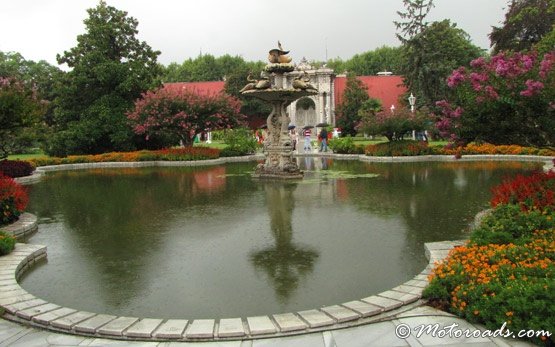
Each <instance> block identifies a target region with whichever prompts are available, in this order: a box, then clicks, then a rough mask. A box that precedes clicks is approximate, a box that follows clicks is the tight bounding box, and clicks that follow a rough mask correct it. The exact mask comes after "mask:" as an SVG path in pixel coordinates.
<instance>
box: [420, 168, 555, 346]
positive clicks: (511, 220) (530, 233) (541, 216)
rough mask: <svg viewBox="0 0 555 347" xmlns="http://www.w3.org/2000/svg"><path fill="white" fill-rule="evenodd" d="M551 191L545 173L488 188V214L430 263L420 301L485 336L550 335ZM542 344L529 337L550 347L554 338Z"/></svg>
mask: <svg viewBox="0 0 555 347" xmlns="http://www.w3.org/2000/svg"><path fill="white" fill-rule="evenodd" d="M554 184H555V172H553V171H551V172H547V173H536V174H534V175H532V176H529V177H523V176H518V177H516V178H515V179H513V180H508V181H505V182H503V183H502V184H501V185H499V186H498V187H495V188H494V189H493V193H494V194H493V198H492V201H491V203H492V206H494V210H493V212H492V213H490V214H489V215H488V216H487V217H485V218H484V220H483V221H482V223H481V224H480V226H479V227H478V228H477V229H476V230H475V231H474V232H473V233H472V235H471V238H470V242H469V243H468V244H467V245H466V246H464V247H458V248H455V249H454V250H453V251H452V252H451V253H450V254H449V257H448V258H447V259H446V260H445V261H443V262H442V263H440V264H438V266H437V267H436V268H435V269H434V271H433V273H432V275H430V277H431V278H430V279H431V281H430V285H429V286H428V287H427V288H426V290H425V291H424V297H426V298H428V299H430V303H431V304H432V305H434V306H437V307H440V308H442V309H444V310H446V311H449V312H451V313H454V314H456V315H458V316H461V317H463V318H465V319H467V320H468V321H470V322H476V323H482V324H484V325H485V326H486V327H488V328H489V329H499V328H500V327H501V326H502V325H503V324H504V323H506V327H507V328H508V329H510V330H511V331H513V332H518V331H520V330H522V329H524V330H529V329H532V330H536V331H539V330H544V331H549V332H551V333H555V320H554V319H553V317H555V305H554V304H553V303H554V302H555V203H554V202H553V187H554ZM549 339H550V342H548V341H549ZM549 339H548V338H547V337H543V338H542V337H537V338H532V340H533V341H534V342H536V343H553V342H555V335H552V336H551V337H550V338H549Z"/></svg>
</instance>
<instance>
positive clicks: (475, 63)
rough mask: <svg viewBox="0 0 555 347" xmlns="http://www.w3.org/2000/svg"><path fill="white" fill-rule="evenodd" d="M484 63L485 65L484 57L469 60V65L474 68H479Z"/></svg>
mask: <svg viewBox="0 0 555 347" xmlns="http://www.w3.org/2000/svg"><path fill="white" fill-rule="evenodd" d="M484 65H486V60H485V59H484V57H479V58H476V59H474V60H473V61H471V62H470V66H472V67H473V68H475V69H477V68H481V67H483V66H484Z"/></svg>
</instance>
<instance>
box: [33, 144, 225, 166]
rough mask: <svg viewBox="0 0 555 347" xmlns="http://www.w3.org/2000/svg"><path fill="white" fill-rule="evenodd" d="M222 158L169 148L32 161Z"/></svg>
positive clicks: (215, 153)
mask: <svg viewBox="0 0 555 347" xmlns="http://www.w3.org/2000/svg"><path fill="white" fill-rule="evenodd" d="M219 156H220V150H219V149H216V148H208V147H183V148H169V149H161V150H156V151H136V152H111V153H103V154H95V155H70V156H67V157H65V158H57V157H51V158H39V159H31V160H29V162H31V164H32V165H34V166H35V167H37V166H45V165H60V164H77V163H102V162H134V161H155V160H163V161H189V160H206V159H216V158H219Z"/></svg>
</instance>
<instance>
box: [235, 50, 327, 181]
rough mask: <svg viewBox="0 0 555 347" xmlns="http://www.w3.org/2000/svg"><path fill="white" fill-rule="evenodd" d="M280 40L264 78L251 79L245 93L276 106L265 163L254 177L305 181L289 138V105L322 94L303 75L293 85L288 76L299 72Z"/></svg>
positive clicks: (271, 121) (270, 123)
mask: <svg viewBox="0 0 555 347" xmlns="http://www.w3.org/2000/svg"><path fill="white" fill-rule="evenodd" d="M288 53H289V51H285V50H283V49H282V47H281V43H280V42H279V41H278V48H274V49H272V50H270V52H269V55H268V60H269V62H270V63H269V64H268V65H266V66H265V67H264V71H262V74H261V79H259V80H256V79H252V78H251V76H249V77H248V78H247V80H248V82H249V83H248V84H247V85H246V86H245V87H244V88H243V89H242V90H241V93H242V94H243V95H245V96H252V97H255V98H258V99H260V100H263V101H265V102H267V103H269V104H270V105H272V112H271V113H270V115H269V116H268V118H267V120H266V123H267V126H268V135H267V137H266V140H265V141H264V155H265V156H266V159H265V162H264V164H260V165H258V167H257V168H256V171H255V173H254V175H253V177H257V178H278V179H294V178H302V177H303V173H302V171H301V170H299V167H298V166H297V163H296V162H295V161H293V146H292V143H291V136H290V135H289V128H288V127H289V122H290V118H289V115H288V114H287V112H286V109H287V106H289V105H290V104H291V103H292V102H293V101H295V100H297V99H299V98H302V97H305V96H309V95H316V94H318V91H317V90H316V88H314V86H312V85H311V84H310V82H309V79H308V77H307V76H306V75H300V76H298V77H296V78H295V79H293V80H292V81H291V82H290V83H289V82H288V80H287V74H288V73H290V72H292V71H293V70H295V66H294V65H293V64H292V63H291V58H290V57H289V56H287V54H288Z"/></svg>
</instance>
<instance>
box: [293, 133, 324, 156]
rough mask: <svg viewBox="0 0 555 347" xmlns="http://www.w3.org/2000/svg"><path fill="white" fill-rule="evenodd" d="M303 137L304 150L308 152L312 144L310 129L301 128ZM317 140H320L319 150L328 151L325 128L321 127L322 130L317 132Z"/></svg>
mask: <svg viewBox="0 0 555 347" xmlns="http://www.w3.org/2000/svg"><path fill="white" fill-rule="evenodd" d="M303 137H304V151H305V152H310V151H311V150H312V144H311V142H312V130H311V129H303ZM318 141H319V142H320V152H327V151H328V131H327V130H326V128H322V130H320V133H319V134H318ZM293 149H294V148H293Z"/></svg>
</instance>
